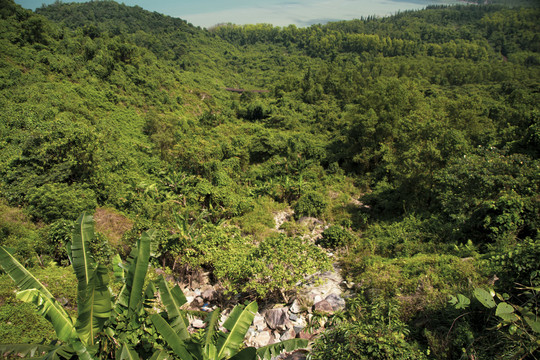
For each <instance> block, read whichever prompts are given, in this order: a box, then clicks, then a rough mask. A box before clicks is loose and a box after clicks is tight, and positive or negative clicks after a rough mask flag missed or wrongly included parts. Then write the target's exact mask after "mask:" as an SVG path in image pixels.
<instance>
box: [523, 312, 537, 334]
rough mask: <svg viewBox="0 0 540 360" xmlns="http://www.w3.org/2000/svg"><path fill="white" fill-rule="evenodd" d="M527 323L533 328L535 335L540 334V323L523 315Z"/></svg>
mask: <svg viewBox="0 0 540 360" xmlns="http://www.w3.org/2000/svg"><path fill="white" fill-rule="evenodd" d="M523 319H525V322H526V323H527V324H528V325H529V326H530V327H531V329H532V330H533V331H534V332H535V333H540V321H538V320H535V319H533V318H532V317H530V316H528V315H523Z"/></svg>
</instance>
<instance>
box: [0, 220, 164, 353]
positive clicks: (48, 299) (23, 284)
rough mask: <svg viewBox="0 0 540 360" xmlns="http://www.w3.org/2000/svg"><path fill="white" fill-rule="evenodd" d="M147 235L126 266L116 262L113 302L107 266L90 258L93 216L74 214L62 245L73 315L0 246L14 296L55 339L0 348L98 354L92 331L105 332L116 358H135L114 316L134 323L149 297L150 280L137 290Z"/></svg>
mask: <svg viewBox="0 0 540 360" xmlns="http://www.w3.org/2000/svg"><path fill="white" fill-rule="evenodd" d="M152 237H153V233H152V232H146V233H144V234H143V235H142V236H141V238H140V239H139V241H138V242H137V247H136V248H134V249H133V251H132V252H131V254H130V257H129V259H128V263H127V265H122V266H123V267H124V268H125V271H124V272H118V273H117V275H119V276H121V277H122V279H123V281H124V285H123V288H122V290H121V292H120V295H119V296H118V297H117V300H116V303H115V304H114V305H113V301H112V300H113V299H112V296H111V293H110V290H109V287H108V284H109V276H108V271H107V268H106V267H105V266H103V265H101V264H98V263H96V262H95V260H94V259H93V257H92V256H91V253H90V250H89V246H90V244H91V242H92V240H93V238H94V222H93V218H92V216H91V215H88V214H82V215H81V216H80V217H79V218H78V219H77V221H76V225H75V229H74V231H73V237H72V241H71V242H70V243H69V244H67V250H68V256H69V258H70V261H71V264H72V266H73V270H74V272H75V275H76V278H77V317H76V319H73V318H72V317H71V316H70V315H69V314H68V312H67V311H66V310H65V309H64V308H63V307H62V306H61V305H60V304H59V303H58V302H57V301H56V299H55V298H54V296H53V295H52V294H51V293H50V292H49V291H48V290H47V288H46V287H45V286H44V285H43V284H41V282H39V280H38V279H37V278H36V277H34V276H33V275H32V274H31V273H30V272H29V271H28V270H26V269H25V268H24V266H22V265H21V264H20V263H19V261H17V259H15V257H13V255H12V254H11V253H10V252H9V251H8V249H6V248H5V247H2V246H0V265H1V266H2V268H3V269H4V270H5V271H6V273H7V274H8V275H9V276H10V277H11V278H12V279H13V281H14V282H15V284H16V285H17V286H18V288H19V289H20V291H19V292H18V293H17V295H16V296H17V298H18V299H20V300H22V301H25V302H30V303H33V304H34V305H36V306H37V309H38V312H39V313H40V314H41V315H42V316H44V317H45V318H46V319H47V320H48V321H49V322H50V323H51V324H52V325H53V328H54V330H55V331H56V335H57V337H58V339H59V340H60V343H56V344H51V345H50V346H47V345H33V344H10V345H0V353H1V354H3V355H6V354H18V355H23V356H26V357H34V356H41V355H42V354H44V353H45V354H46V355H45V358H46V359H70V358H72V357H73V355H75V354H76V355H77V357H78V358H79V359H83V360H91V359H98V358H101V355H100V354H99V344H98V343H97V342H98V341H99V340H98V339H99V338H100V336H98V334H103V333H105V334H107V336H109V337H111V338H113V339H115V340H114V341H113V342H114V343H115V344H118V349H117V351H116V358H119V359H138V358H139V356H138V355H137V354H136V353H135V351H134V350H133V346H130V344H129V339H128V338H127V337H126V336H123V335H124V334H123V333H122V332H121V331H117V328H115V327H114V325H115V324H118V321H119V319H120V321H123V319H124V318H125V319H128V320H129V321H130V323H131V327H132V328H133V327H136V326H137V325H138V322H139V319H140V315H141V313H142V312H143V311H144V309H143V305H144V300H145V298H148V297H153V292H152V287H153V284H151V286H149V287H148V288H147V290H146V291H144V292H143V286H144V280H145V277H146V273H147V271H148V263H149V257H150V243H151V241H152ZM117 259H118V258H117ZM120 262H121V261H120ZM117 265H119V264H118V263H117ZM154 289H155V288H154ZM145 294H146V296H145ZM122 316H123V318H122ZM152 358H155V359H165V358H167V356H166V353H165V352H163V351H161V352H156V353H155V354H154V355H153V357H152Z"/></svg>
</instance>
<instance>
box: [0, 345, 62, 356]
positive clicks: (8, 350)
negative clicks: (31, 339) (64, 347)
mask: <svg viewBox="0 0 540 360" xmlns="http://www.w3.org/2000/svg"><path fill="white" fill-rule="evenodd" d="M54 348H55V347H54V346H50V345H41V344H0V356H2V357H4V358H7V356H8V355H12V356H13V357H15V356H16V357H21V358H26V357H35V356H42V355H43V354H45V353H48V352H50V351H52V350H53V349H54Z"/></svg>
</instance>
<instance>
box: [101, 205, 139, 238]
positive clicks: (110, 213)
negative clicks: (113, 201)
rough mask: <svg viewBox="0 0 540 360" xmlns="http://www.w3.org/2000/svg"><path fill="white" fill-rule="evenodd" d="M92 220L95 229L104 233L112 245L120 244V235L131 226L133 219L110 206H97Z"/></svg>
mask: <svg viewBox="0 0 540 360" xmlns="http://www.w3.org/2000/svg"><path fill="white" fill-rule="evenodd" d="M94 221H95V222H96V231H98V232H100V233H102V234H103V235H105V236H106V237H107V239H109V242H110V243H111V245H112V246H113V247H119V246H121V245H122V244H121V239H122V236H123V235H124V234H125V233H126V232H127V231H129V230H131V228H132V227H133V221H131V220H129V219H128V218H127V217H125V216H124V215H122V214H120V213H118V212H117V211H116V210H114V209H110V208H98V209H97V210H96V212H95V214H94Z"/></svg>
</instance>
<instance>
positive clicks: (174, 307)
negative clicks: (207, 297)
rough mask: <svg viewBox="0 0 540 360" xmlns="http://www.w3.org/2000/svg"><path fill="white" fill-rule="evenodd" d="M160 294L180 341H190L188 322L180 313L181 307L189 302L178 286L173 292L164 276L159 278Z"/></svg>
mask: <svg viewBox="0 0 540 360" xmlns="http://www.w3.org/2000/svg"><path fill="white" fill-rule="evenodd" d="M159 293H160V295H161V301H162V302H163V305H164V306H165V309H166V310H167V314H168V316H169V321H170V323H171V327H172V328H173V329H174V331H175V332H176V334H178V336H179V337H180V339H182V340H187V339H189V337H190V336H189V332H188V329H187V324H186V320H185V318H184V315H183V314H182V313H181V312H180V307H181V306H182V305H184V304H185V303H186V302H187V300H186V297H185V296H184V293H183V292H182V290H181V289H180V287H178V285H176V286H175V287H174V288H173V289H172V290H171V289H170V288H169V285H168V284H167V281H165V278H164V277H163V275H161V276H160V278H159Z"/></svg>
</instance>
